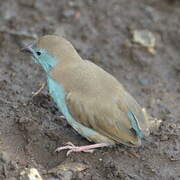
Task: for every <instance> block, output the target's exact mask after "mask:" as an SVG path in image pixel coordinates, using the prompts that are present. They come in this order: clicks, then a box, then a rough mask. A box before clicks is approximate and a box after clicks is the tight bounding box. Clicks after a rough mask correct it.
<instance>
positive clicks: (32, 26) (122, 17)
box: [0, 0, 180, 180]
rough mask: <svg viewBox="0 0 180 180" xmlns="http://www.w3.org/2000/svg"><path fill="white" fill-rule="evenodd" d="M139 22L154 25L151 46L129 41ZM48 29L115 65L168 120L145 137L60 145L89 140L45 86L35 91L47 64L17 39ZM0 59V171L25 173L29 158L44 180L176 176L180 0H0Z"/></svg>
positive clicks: (5, 176)
mask: <svg viewBox="0 0 180 180" xmlns="http://www.w3.org/2000/svg"><path fill="white" fill-rule="evenodd" d="M134 30H149V31H151V32H152V33H153V34H154V35H155V38H156V47H155V51H156V52H155V54H154V55H153V54H151V53H149V52H148V50H147V48H145V47H142V46H141V45H140V44H136V43H133V42H132V32H133V31H134ZM52 33H55V34H59V35H63V36H64V37H66V38H67V39H68V40H70V41H71V42H72V43H73V44H74V46H75V47H76V49H77V50H78V52H79V53H80V55H81V56H82V57H83V58H85V59H89V60H91V61H93V62H94V63H96V64H98V65H99V66H101V67H103V68H104V69H105V70H107V71H108V72H110V73H111V74H113V75H114V76H115V77H116V78H117V79H118V80H119V81H120V82H121V83H122V84H123V85H124V86H125V87H126V88H127V89H128V91H129V92H130V93H131V94H132V95H133V96H134V97H135V99H136V100H137V101H138V102H139V103H140V104H141V105H142V107H145V108H146V109H147V111H148V113H149V114H151V115H152V116H153V117H156V118H158V119H161V120H162V124H161V126H160V128H159V129H158V130H154V131H153V132H152V133H151V134H150V136H149V137H148V138H147V139H145V140H144V141H143V145H142V146H141V147H139V148H127V147H125V146H122V145H118V146H116V147H113V148H103V149H99V150H96V151H95V152H94V153H93V154H90V153H89V154H88V153H73V154H70V155H69V156H68V157H67V156H66V151H63V152H60V153H55V152H54V150H55V149H56V148H57V147H58V146H60V145H63V144H64V143H66V142H68V141H71V142H73V143H74V144H76V145H86V144H89V142H88V141H87V140H85V139H84V138H82V137H81V136H79V135H78V134H77V133H76V132H75V131H74V130H73V129H72V128H71V127H69V126H67V125H66V123H65V122H64V121H61V120H60V119H59V116H60V113H59V112H58V110H57V108H56V107H55V105H54V103H53V102H52V100H51V98H50V96H49V94H48V91H47V87H46V88H45V89H43V90H42V91H41V92H40V93H39V94H38V95H37V96H34V97H33V94H32V92H34V91H37V90H38V89H39V88H40V87H41V85H42V84H43V83H44V82H45V74H44V72H43V70H42V69H41V68H40V67H39V66H38V65H36V64H35V63H34V62H33V61H32V60H31V59H30V57H28V56H25V55H23V54H21V53H19V49H20V48H21V47H23V45H24V44H28V43H29V42H32V41H34V40H35V39H36V38H37V37H39V36H41V35H44V34H52ZM0 63H1V65H0V179H2V180H19V179H23V176H22V174H23V173H22V172H24V170H25V168H26V169H28V168H31V167H34V168H36V169H37V170H38V171H39V172H40V174H41V176H42V177H43V178H44V179H45V180H46V179H47V180H58V179H64V180H70V179H74V180H75V179H77V180H78V179H84V180H105V179H113V180H119V179H123V180H131V179H133V180H134V179H135V180H151V179H155V180H156V179H157V180H161V179H162V180H178V179H180V115H179V114H180V2H179V1H178V0H177V1H176V0H175V1H166V0H149V1H146V0H136V1H132V0H111V1H102V0H77V1H73V0H72V1H67V0H59V1H57V0H56V1H55V0H54V1H51V0H43V1H40V0H37V1H35V0H29V1H25V0H24V1H23V0H6V1H3V0H0ZM58 165H60V166H58ZM57 166H58V167H57ZM64 166H66V168H64V169H63V168H62V167H64ZM70 166H74V167H70ZM52 168H56V169H58V170H54V169H53V170H52ZM49 170H50V171H49ZM24 179H26V178H24ZM24 179H23V180H24Z"/></svg>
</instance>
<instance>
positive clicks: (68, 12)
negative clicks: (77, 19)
mask: <svg viewBox="0 0 180 180" xmlns="http://www.w3.org/2000/svg"><path fill="white" fill-rule="evenodd" d="M74 15H75V11H74V10H71V9H70V10H65V11H64V12H63V16H64V17H66V18H69V17H72V16H74Z"/></svg>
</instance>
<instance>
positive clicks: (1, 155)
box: [0, 151, 10, 164]
mask: <svg viewBox="0 0 180 180" xmlns="http://www.w3.org/2000/svg"><path fill="white" fill-rule="evenodd" d="M0 161H2V162H4V163H6V164H7V163H9V161H10V158H9V156H8V154H7V153H6V152H4V151H2V152H0Z"/></svg>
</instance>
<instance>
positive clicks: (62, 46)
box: [21, 35, 81, 72]
mask: <svg viewBox="0 0 180 180" xmlns="http://www.w3.org/2000/svg"><path fill="white" fill-rule="evenodd" d="M21 51H22V52H28V53H30V54H31V56H32V58H33V60H34V61H35V62H36V63H38V64H40V65H41V66H42V67H43V69H44V70H45V71H46V72H49V71H50V70H51V69H52V68H53V67H54V66H55V65H56V64H58V63H69V62H71V61H76V60H81V58H80V56H79V55H78V53H77V52H76V50H75V49H74V47H73V46H72V44H71V43H70V42H69V41H67V40H66V39H64V38H62V37H60V36H56V35H46V36H43V37H41V38H39V39H38V41H37V43H34V44H31V45H29V46H27V47H25V48H23V49H22V50H21Z"/></svg>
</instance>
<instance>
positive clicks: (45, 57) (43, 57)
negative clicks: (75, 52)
mask: <svg viewBox="0 0 180 180" xmlns="http://www.w3.org/2000/svg"><path fill="white" fill-rule="evenodd" d="M28 49H29V51H30V52H31V54H32V58H33V60H34V61H35V63H37V64H40V65H41V66H42V67H43V69H44V70H45V71H46V72H47V73H48V72H49V71H50V70H51V69H52V68H53V67H54V66H55V65H56V64H57V60H56V59H55V58H54V57H53V56H51V55H50V54H49V53H48V51H46V50H45V49H41V48H32V47H28Z"/></svg>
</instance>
